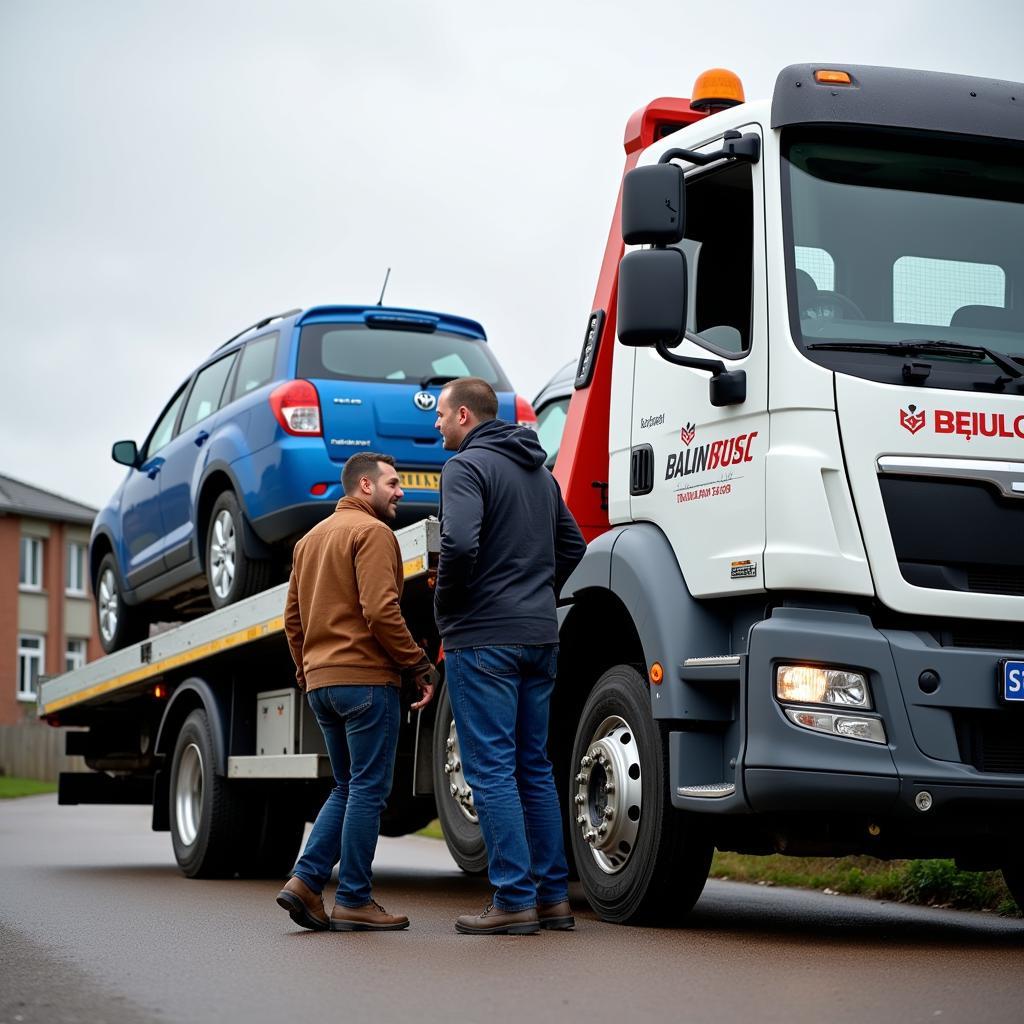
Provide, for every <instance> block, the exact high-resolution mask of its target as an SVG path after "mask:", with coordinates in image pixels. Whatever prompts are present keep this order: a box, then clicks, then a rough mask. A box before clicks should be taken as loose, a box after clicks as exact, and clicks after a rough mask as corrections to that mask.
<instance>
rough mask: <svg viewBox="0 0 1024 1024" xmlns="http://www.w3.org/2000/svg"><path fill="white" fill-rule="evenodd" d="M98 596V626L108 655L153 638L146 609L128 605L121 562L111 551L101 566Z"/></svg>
mask: <svg viewBox="0 0 1024 1024" xmlns="http://www.w3.org/2000/svg"><path fill="white" fill-rule="evenodd" d="M93 592H94V593H95V595H96V625H97V631H98V632H99V636H100V644H102V646H103V651H104V653H106V654H113V652H114V651H119V650H121V648H122V647H128V646H130V645H131V644H134V643H138V642H139V641H140V640H145V639H146V637H147V636H148V635H149V619H148V618H147V617H146V614H145V612H144V611H143V609H141V608H138V607H135V606H133V605H129V604H125V601H124V596H123V594H122V592H121V583H120V577H119V576H118V573H117V560H116V559H115V558H114V554H113V552H111V551H108V552H107V553H106V554H105V555H104V556H103V560H102V561H101V562H100V567H99V571H98V572H97V573H96V583H95V586H94V587H93Z"/></svg>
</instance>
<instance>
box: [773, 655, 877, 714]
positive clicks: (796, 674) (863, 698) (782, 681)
mask: <svg viewBox="0 0 1024 1024" xmlns="http://www.w3.org/2000/svg"><path fill="white" fill-rule="evenodd" d="M775 696H776V697H777V698H778V699H779V700H781V701H786V702H787V703H792V704H840V705H842V706H844V707H851V708H862V709H864V710H867V711H870V710H871V692H870V690H869V689H868V681H867V679H866V678H865V677H864V675H863V674H862V673H860V672H848V671H847V670H846V669H840V668H821V667H820V666H816V665H780V666H779V667H778V668H777V669H776V671H775Z"/></svg>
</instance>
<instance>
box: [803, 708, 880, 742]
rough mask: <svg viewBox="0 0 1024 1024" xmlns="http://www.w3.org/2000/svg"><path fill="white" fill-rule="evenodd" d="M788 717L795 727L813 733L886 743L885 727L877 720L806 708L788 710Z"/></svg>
mask: <svg viewBox="0 0 1024 1024" xmlns="http://www.w3.org/2000/svg"><path fill="white" fill-rule="evenodd" d="M786 717H787V718H788V719H789V720H790V721H791V722H792V723H793V724H794V725H799V726H801V727H802V728H804V729H811V730H812V731H813V732H827V733H831V734H832V735H833V736H845V737H846V738H847V739H851V740H866V741H867V742H868V743H884V742H885V726H884V725H882V723H881V721H880V720H879V719H877V718H868V717H866V716H865V717H861V716H860V715H834V714H831V713H830V712H828V711H808V710H807V709H806V708H786Z"/></svg>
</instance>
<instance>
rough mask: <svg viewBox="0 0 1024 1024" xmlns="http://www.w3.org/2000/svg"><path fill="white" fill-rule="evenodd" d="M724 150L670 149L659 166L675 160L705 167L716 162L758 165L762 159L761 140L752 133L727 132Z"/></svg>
mask: <svg viewBox="0 0 1024 1024" xmlns="http://www.w3.org/2000/svg"><path fill="white" fill-rule="evenodd" d="M722 143H723V145H722V148H721V149H716V150H715V151H714V152H713V153H698V152H697V151H696V150H693V149H669V150H666V151H665V152H664V153H662V154H661V158H660V159H659V160H658V163H659V164H667V163H671V162H672V161H673V160H686V161H687V162H689V163H691V164H697V165H698V166H700V167H703V166H704V165H705V164H713V163H714V162H715V161H716V160H742V161H744V162H745V163H750V164H756V163H757V162H758V160H760V159H761V139H760V137H759V136H757V135H755V134H754V133H753V132H750V133H748V134H746V135H741V134H740V133H739V132H736V131H729V132H726V133H725V134H724V135H723V136H722Z"/></svg>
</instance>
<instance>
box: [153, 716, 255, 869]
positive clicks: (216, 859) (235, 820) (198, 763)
mask: <svg viewBox="0 0 1024 1024" xmlns="http://www.w3.org/2000/svg"><path fill="white" fill-rule="evenodd" d="M170 797H171V799H170V812H171V813H170V818H171V844H172V845H173V847H174V857H175V859H176V860H177V862H178V867H180V868H181V870H182V872H183V873H184V874H185V875H186V876H187V877H188V878H222V877H224V876H227V875H233V874H234V873H235V871H236V869H237V864H238V860H239V854H240V853H242V851H243V846H242V844H243V842H244V838H245V830H244V828H243V824H244V821H245V805H244V801H243V799H242V797H241V794H239V792H238V791H237V789H233V788H232V787H230V786H229V785H228V780H227V779H225V778H224V777H223V776H222V775H217V774H216V771H215V768H214V745H213V736H212V734H211V731H210V722H209V719H208V718H207V717H206V712H205V711H203V710H202V709H197V710H195V711H193V712H192V713H191V714H190V715H189V716H188V718H186V719H185V722H184V724H183V725H182V727H181V732H179V733H178V739H177V742H176V743H175V744H174V755H173V760H172V762H171V790H170Z"/></svg>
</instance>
